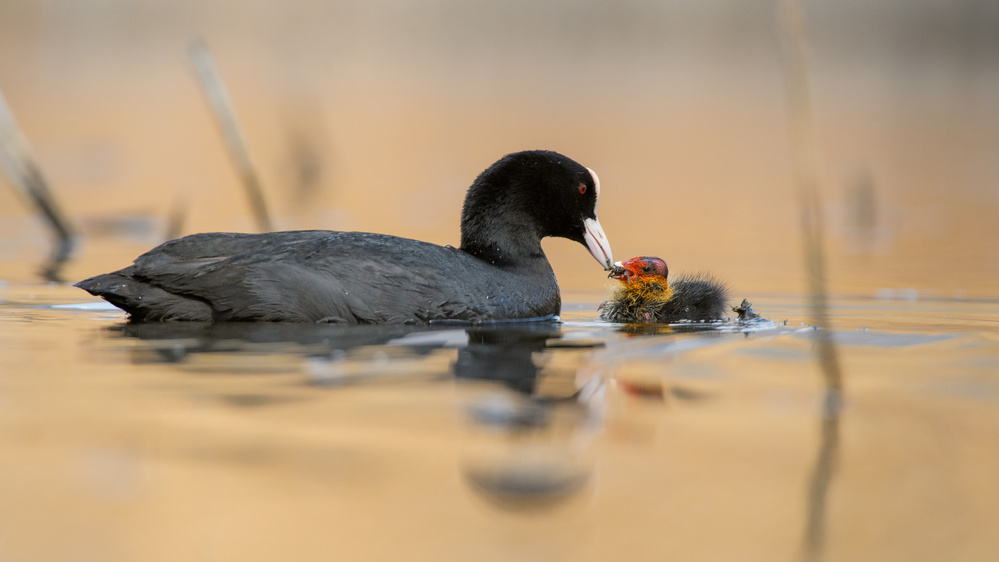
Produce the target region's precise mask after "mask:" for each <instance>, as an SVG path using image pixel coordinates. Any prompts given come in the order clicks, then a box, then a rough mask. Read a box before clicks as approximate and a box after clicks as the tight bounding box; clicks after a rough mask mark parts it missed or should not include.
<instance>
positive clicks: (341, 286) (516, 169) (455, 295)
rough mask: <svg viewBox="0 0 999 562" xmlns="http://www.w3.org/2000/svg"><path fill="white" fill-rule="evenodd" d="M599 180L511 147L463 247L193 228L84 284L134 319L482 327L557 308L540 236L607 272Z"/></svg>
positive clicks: (484, 179) (379, 237)
mask: <svg viewBox="0 0 999 562" xmlns="http://www.w3.org/2000/svg"><path fill="white" fill-rule="evenodd" d="M599 195H600V180H599V179H598V178H597V175H596V173H594V172H593V171H592V170H590V169H589V168H586V167H584V166H581V165H580V164H578V163H576V162H574V161H573V160H571V159H569V158H567V157H565V156H563V155H561V154H558V153H556V152H550V151H528V152H518V153H514V154H509V155H507V156H505V157H503V158H502V159H500V160H499V161H498V162H496V163H495V164H493V165H492V166H490V167H489V168H488V169H486V170H485V171H484V172H482V174H480V175H479V177H478V178H476V180H475V182H474V183H472V186H471V187H470V188H469V189H468V193H467V195H466V196H465V204H464V207H463V209H462V216H461V247H460V248H454V247H451V246H438V245H436V244H430V243H427V242H420V241H417V240H410V239H407V238H399V237H396V236H388V235H384V234H370V233H366V232H335V231H328V230H309V231H292V232H272V233H267V234H232V233H208V234H193V235H190V236H185V237H183V238H179V239H177V240H172V241H170V242H166V243H164V244H162V245H160V246H158V247H156V248H154V249H153V250H151V251H149V252H147V253H145V254H143V255H141V256H139V257H138V258H136V260H135V262H134V264H133V265H131V266H129V267H126V268H124V269H122V270H119V271H115V272H112V273H107V274H104V275H98V276H96V277H92V278H90V279H86V280H84V281H81V282H79V283H77V284H76V286H77V287H80V288H82V289H84V290H86V291H88V292H90V293H91V294H93V295H97V296H100V297H102V298H104V299H105V300H107V301H108V302H110V303H111V304H113V305H115V306H117V307H118V308H121V309H123V310H125V311H127V312H128V313H129V314H130V316H131V319H132V320H133V321H169V320H192V321H233V320H243V321H284V322H332V323H342V324H376V323H406V324H424V323H429V322H430V321H433V320H443V319H448V320H459V321H469V322H479V321H488V320H500V319H527V318H539V317H545V316H552V315H557V314H558V313H559V311H560V308H561V297H560V295H559V288H558V283H557V282H556V280H555V273H554V272H553V271H552V268H551V265H550V264H549V263H548V258H547V257H546V256H545V253H544V251H543V250H542V249H541V239H542V238H545V237H547V236H558V237H562V238H568V239H570V240H575V241H576V242H579V243H580V244H583V245H585V246H586V247H587V248H589V251H590V254H592V255H593V257H594V258H596V260H597V261H598V262H599V263H600V264H601V265H602V266H603V267H604V268H605V269H609V268H610V267H611V264H612V263H613V261H614V260H613V258H612V257H611V248H610V244H609V243H608V241H607V238H606V236H605V235H604V232H603V228H602V227H601V226H600V222H599V221H598V220H597V215H596V207H597V198H598V196H599Z"/></svg>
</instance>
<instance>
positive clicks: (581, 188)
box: [579, 183, 586, 195]
mask: <svg viewBox="0 0 999 562" xmlns="http://www.w3.org/2000/svg"><path fill="white" fill-rule="evenodd" d="M579 194H580V195H585V194H586V184H585V183H581V184H579Z"/></svg>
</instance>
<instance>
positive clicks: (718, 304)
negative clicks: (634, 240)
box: [599, 256, 728, 324]
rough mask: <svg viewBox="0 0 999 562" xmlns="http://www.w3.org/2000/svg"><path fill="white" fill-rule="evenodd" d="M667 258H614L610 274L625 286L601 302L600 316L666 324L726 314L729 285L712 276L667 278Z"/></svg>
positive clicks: (613, 320)
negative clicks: (615, 261) (622, 259)
mask: <svg viewBox="0 0 999 562" xmlns="http://www.w3.org/2000/svg"><path fill="white" fill-rule="evenodd" d="M668 275H669V269H668V268H667V267H666V262H664V261H663V260H661V259H659V258H654V257H644V256H643V257H637V258H631V259H630V260H628V261H624V262H617V263H615V264H614V267H613V268H612V269H611V272H610V275H609V277H611V278H614V279H617V280H619V281H621V283H622V284H623V285H624V287H622V288H620V289H618V290H617V291H615V292H614V294H613V295H612V296H611V298H610V299H608V300H607V301H605V302H604V303H603V304H601V305H600V307H599V310H600V318H602V319H604V320H608V321H610V322H620V323H623V324H669V323H673V322H679V321H681V320H690V321H695V322H703V321H711V320H721V319H724V318H725V311H726V307H725V302H726V301H727V300H728V289H726V288H725V286H724V285H722V284H721V283H719V282H718V281H716V280H714V279H713V278H711V277H708V276H703V275H693V276H690V275H684V276H680V277H679V278H674V279H673V280H672V281H667V276H668Z"/></svg>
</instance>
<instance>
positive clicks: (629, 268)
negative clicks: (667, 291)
mask: <svg viewBox="0 0 999 562" xmlns="http://www.w3.org/2000/svg"><path fill="white" fill-rule="evenodd" d="M668 276H669V268H667V267H666V262H664V261H663V260H661V259H659V258H654V257H647V256H639V257H637V258H631V259H630V260H627V261H623V262H622V261H619V262H617V263H615V264H614V267H612V268H611V270H610V275H608V277H610V278H612V279H617V280H618V281H620V282H622V283H624V284H625V285H630V284H631V283H633V282H636V281H639V280H646V279H650V278H658V277H661V278H662V279H663V280H665V279H666V278H667V277H668Z"/></svg>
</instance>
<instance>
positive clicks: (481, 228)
mask: <svg viewBox="0 0 999 562" xmlns="http://www.w3.org/2000/svg"><path fill="white" fill-rule="evenodd" d="M495 193H496V192H495V191H492V190H484V189H483V186H479V185H473V186H472V188H471V189H470V190H469V194H468V197H467V198H466V199H465V206H464V209H463V210H462V216H461V250H463V251H465V252H468V253H469V254H472V255H473V256H475V257H477V258H479V259H481V260H484V261H487V262H489V263H491V264H492V265H496V266H499V267H520V266H528V267H530V266H532V265H535V264H536V263H537V262H538V261H541V262H544V264H546V265H547V263H548V259H547V258H546V257H545V253H544V250H542V248H541V238H542V237H543V236H544V234H542V231H541V230H542V227H541V225H539V224H538V220H537V218H536V217H535V216H534V215H533V214H532V212H531V209H529V208H528V205H527V204H522V203H521V201H520V199H518V198H517V197H515V195H516V194H515V193H510V192H507V193H506V195H507V197H501V198H500V197H491V195H494V194H495ZM549 267H550V266H549Z"/></svg>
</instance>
